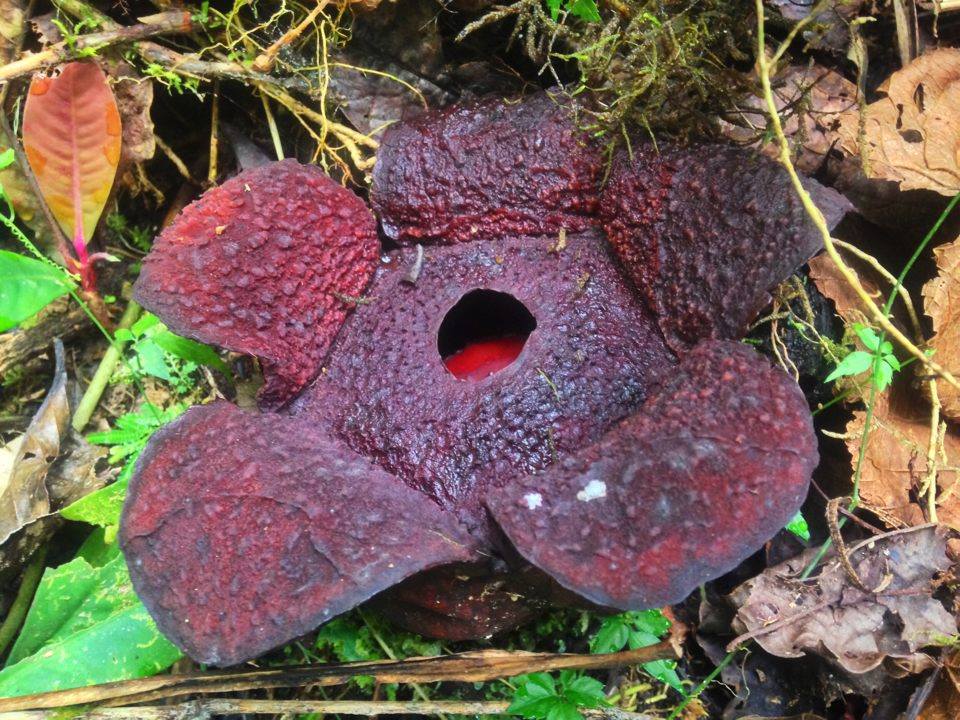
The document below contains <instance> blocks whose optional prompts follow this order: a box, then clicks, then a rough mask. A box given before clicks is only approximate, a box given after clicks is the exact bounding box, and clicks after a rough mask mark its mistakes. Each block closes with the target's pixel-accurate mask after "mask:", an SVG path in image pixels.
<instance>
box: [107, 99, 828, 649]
mask: <svg viewBox="0 0 960 720" xmlns="http://www.w3.org/2000/svg"><path fill="white" fill-rule="evenodd" d="M810 187H811V189H812V190H813V191H815V192H816V194H817V198H818V200H820V201H821V206H823V207H826V208H828V211H827V214H828V216H837V215H839V214H841V213H842V210H843V207H842V202H841V201H840V200H839V197H838V196H836V195H835V194H833V193H832V191H827V190H825V189H823V188H820V187H818V186H816V185H815V184H813V183H810ZM371 197H372V206H373V209H374V211H375V212H376V215H377V217H378V218H379V223H380V229H381V230H382V234H383V235H384V236H385V237H386V239H387V241H388V242H387V245H388V246H390V247H397V248H398V249H394V250H391V251H389V252H387V253H386V254H385V255H383V256H381V253H382V252H383V249H382V246H381V240H380V238H379V236H378V226H377V220H376V219H375V217H374V215H373V214H372V213H371V212H370V210H369V209H368V208H367V207H366V205H365V204H364V203H363V201H362V200H361V199H360V198H359V197H358V196H357V195H355V194H354V193H352V192H351V191H349V190H347V189H345V188H343V187H341V186H339V185H337V184H336V183H334V182H333V181H332V180H330V179H329V178H328V177H326V176H325V175H324V174H323V173H322V172H321V171H320V170H319V169H318V168H316V167H313V166H304V165H300V164H298V163H296V162H294V161H290V160H287V161H283V162H280V163H275V164H272V165H268V166H264V167H259V168H256V169H254V170H250V171H246V172H243V173H241V174H240V175H238V176H237V177H235V178H233V179H231V180H229V181H227V182H225V183H224V184H223V185H221V186H220V187H218V188H216V189H214V190H211V191H210V192H208V193H206V194H205V195H204V196H203V197H202V198H200V199H199V200H197V201H196V202H195V203H193V204H192V205H190V206H189V207H187V208H186V209H185V210H184V211H183V213H182V214H181V215H180V217H179V218H178V219H177V220H176V221H175V222H174V223H173V224H172V225H171V226H170V227H168V228H167V229H166V230H165V231H164V232H163V233H162V234H161V235H160V237H159V238H158V240H157V241H156V243H155V245H154V248H153V250H152V251H151V253H150V254H149V255H148V256H147V258H146V260H145V262H144V265H143V272H142V274H141V276H140V279H139V280H138V282H137V286H136V298H137V300H138V301H139V302H141V303H142V304H143V305H144V306H145V307H147V308H149V309H150V310H152V311H153V312H154V313H156V314H157V315H158V316H160V318H161V319H162V320H163V321H164V322H165V323H166V324H167V325H168V326H169V327H170V328H171V329H173V330H174V331H176V332H178V333H181V334H183V335H186V336H188V337H191V338H195V339H198V340H201V341H204V342H208V343H213V344H216V345H219V346H221V347H224V348H229V349H231V350H234V351H238V352H243V353H249V354H251V355H254V356H256V357H257V358H259V360H260V363H261V366H262V368H263V373H264V377H265V381H266V382H265V385H264V387H263V388H262V390H261V393H260V396H259V404H260V409H259V411H258V412H254V411H247V410H241V409H239V408H238V407H236V406H234V405H232V404H230V403H227V402H215V403H212V404H209V405H205V406H202V407H195V408H192V409H191V410H190V411H188V412H187V413H186V414H185V415H184V416H183V417H182V418H181V419H179V420H178V421H176V422H174V423H173V424H171V425H169V426H168V427H166V428H164V429H163V430H161V431H160V432H158V433H157V434H156V436H155V437H154V438H153V439H152V440H151V442H150V444H149V446H148V447H147V449H146V451H145V452H144V454H143V456H142V458H141V459H140V461H139V463H138V465H137V469H136V473H135V475H134V477H133V479H132V481H131V483H130V489H129V495H128V498H127V501H126V505H125V508H124V513H123V520H122V525H121V532H120V540H121V543H122V546H123V549H124V551H125V553H126V557H127V561H128V563H129V566H130V573H131V577H132V579H133V583H134V587H135V588H136V590H137V592H138V593H139V595H140V597H141V598H142V599H143V602H144V604H145V605H146V607H147V609H148V610H149V611H150V613H151V615H152V616H153V618H154V619H155V620H156V622H157V625H158V626H159V628H160V629H161V630H162V631H163V632H164V633H165V634H166V635H167V636H168V637H170V638H171V639H172V640H173V641H174V642H175V643H177V644H178V645H179V646H180V647H182V648H183V649H184V650H185V651H186V652H187V653H188V654H189V655H191V656H192V657H193V658H194V659H196V660H198V661H201V662H206V663H211V664H214V665H229V664H233V663H236V662H239V661H243V660H245V659H248V658H252V657H255V656H256V655H258V654H261V653H263V652H264V651H267V650H269V649H271V648H273V647H276V646H278V645H280V644H282V643H284V642H287V641H290V640H291V639H293V638H296V637H298V636H299V635H302V634H303V633H306V632H308V631H310V630H312V629H313V628H315V627H316V626H318V625H319V624H321V623H323V622H324V621H326V620H329V619H330V618H332V617H334V616H335V615H337V614H339V613H343V612H345V611H347V610H349V609H351V608H353V607H355V606H357V605H358V604H360V603H363V602H366V601H368V600H371V599H373V601H374V602H375V603H376V604H377V606H378V607H380V608H381V609H382V611H383V612H385V613H387V614H388V615H389V616H391V617H392V618H394V619H395V620H396V621H397V622H400V623H402V624H403V625H405V626H406V627H408V628H411V629H414V630H417V631H419V632H422V633H425V634H430V635H433V636H436V637H443V638H449V639H466V638H471V637H481V636H489V635H491V634H494V633H497V632H500V631H503V630H506V629H508V628H510V627H514V626H516V625H517V624H519V623H521V622H524V621H525V620H527V619H528V618H530V617H531V616H532V615H533V613H534V612H536V611H537V609H538V608H540V607H542V606H543V605H545V604H549V603H568V604H569V603H578V604H581V605H587V606H593V607H597V606H599V607H601V608H606V609H622V610H627V609H640V608H650V607H658V606H662V605H665V604H668V603H673V602H678V601H680V600H681V599H683V598H684V597H685V596H686V595H687V594H688V593H689V592H690V591H691V590H693V589H694V588H695V587H697V585H699V584H700V583H703V582H705V581H707V580H710V579H712V578H715V577H717V576H719V575H721V574H723V573H724V572H726V571H728V570H730V569H731V568H733V567H735V566H736V565H737V564H738V563H740V562H741V561H742V560H744V559H745V558H746V557H747V556H749V555H750V554H751V553H753V552H755V551H756V550H757V549H758V548H759V547H760V546H761V545H762V544H763V543H764V542H765V541H766V540H767V539H768V538H770V537H771V536H772V535H773V534H774V533H776V531H777V530H778V529H779V528H780V527H782V526H783V525H784V524H785V523H786V522H787V521H788V520H789V519H790V517H791V516H792V515H793V514H794V513H795V512H796V510H797V509H798V508H799V506H800V504H801V502H802V501H803V499H804V497H805V494H806V491H807V486H808V483H809V480H810V475H811V472H812V471H813V468H814V467H815V465H816V462H817V450H816V442H815V437H814V433H813V429H812V424H811V418H810V413H809V410H808V407H807V404H806V402H805V401H804V398H803V395H802V394H801V393H800V391H799V389H798V388H797V386H796V385H795V384H794V382H793V381H792V380H791V379H790V378H789V377H787V376H786V375H785V374H784V373H782V372H781V371H780V370H778V369H775V368H774V367H772V366H771V365H770V363H768V361H767V360H765V359H764V358H762V357H761V356H759V355H757V354H756V353H755V352H754V351H753V350H751V349H750V348H749V347H747V346H745V345H743V344H740V343H738V342H735V341H736V340H737V339H738V338H740V337H741V336H742V334H743V333H744V332H745V329H746V327H747V325H748V323H749V322H751V320H753V319H754V317H755V316H756V314H757V313H758V311H759V310H760V309H762V308H763V306H764V305H765V304H766V303H767V302H768V300H769V296H768V292H769V291H770V289H771V288H772V287H774V286H775V285H776V284H777V283H778V282H780V281H782V280H783V279H785V278H786V277H787V276H788V275H789V274H790V273H791V272H793V271H794V270H795V269H796V268H797V267H798V266H800V265H801V264H803V263H804V262H805V261H806V260H807V259H809V257H810V256H811V255H813V254H814V253H815V252H816V251H817V250H818V248H819V242H818V235H817V233H816V232H815V231H814V230H813V227H812V225H811V224H810V223H809V222H808V220H807V219H806V217H805V215H804V213H803V211H802V209H801V207H800V205H799V202H798V201H797V200H796V199H795V197H794V193H793V190H792V188H791V186H790V183H789V181H788V179H787V176H786V174H785V173H784V172H783V171H782V170H781V168H779V166H777V165H776V164H775V163H773V162H772V161H770V160H767V159H765V158H762V157H758V156H755V155H754V154H752V153H751V152H748V151H746V150H740V149H735V148H731V147H725V146H718V145H702V146H694V147H679V146H672V145H668V144H663V143H661V144H659V145H658V146H657V147H654V146H653V145H651V144H642V143H634V144H633V146H632V149H631V152H627V151H623V152H620V154H618V155H617V156H616V157H614V159H613V160H612V163H607V162H605V161H604V157H603V154H602V153H601V152H600V150H599V149H598V148H597V147H596V146H595V145H594V144H592V143H591V141H590V140H589V139H588V138H586V137H585V136H584V135H583V134H581V133H580V132H579V131H578V130H577V129H576V124H575V121H574V119H573V118H572V117H571V111H570V110H569V109H566V108H564V107H561V106H560V105H558V104H556V103H555V102H554V100H553V99H551V98H550V97H548V96H547V95H545V94H539V95H536V96H533V97H531V98H528V99H526V100H523V101H519V102H502V101H496V100H483V101H475V102H469V103H464V104H461V105H457V106H454V107H451V108H448V109H445V110H442V111H439V112H434V113H428V114H426V115H423V116H421V117H419V118H417V119H415V120H413V121H411V122H406V123H401V124H398V125H396V126H394V127H392V128H390V129H389V130H388V131H387V132H386V133H385V135H384V137H383V141H382V145H381V148H380V151H379V155H378V159H377V164H376V167H375V168H374V171H373V187H372V191H371ZM828 219H829V220H835V219H838V218H837V217H828Z"/></svg>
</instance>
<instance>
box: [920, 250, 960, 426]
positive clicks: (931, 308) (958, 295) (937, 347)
mask: <svg viewBox="0 0 960 720" xmlns="http://www.w3.org/2000/svg"><path fill="white" fill-rule="evenodd" d="M933 254H934V256H935V257H936V260H937V269H938V271H939V272H938V275H937V277H935V278H934V279H933V280H931V281H930V282H928V283H927V284H926V285H924V287H923V307H924V311H925V312H926V313H927V315H929V316H930V318H931V319H932V320H933V331H934V335H933V337H932V338H930V343H929V345H930V348H931V349H932V350H933V351H934V353H935V356H936V359H937V361H938V362H939V363H941V364H942V365H943V366H944V367H946V368H947V369H948V370H950V371H951V372H955V371H957V370H960V240H955V241H953V242H952V243H947V244H946V245H940V246H939V247H936V248H934V250H933ZM937 390H938V394H939V396H940V403H941V405H942V407H943V413H944V415H946V416H947V417H948V418H950V419H951V420H960V392H958V391H957V390H955V389H954V388H953V387H952V386H950V385H948V384H947V383H938V385H937Z"/></svg>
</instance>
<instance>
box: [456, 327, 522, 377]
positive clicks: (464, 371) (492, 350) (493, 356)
mask: <svg viewBox="0 0 960 720" xmlns="http://www.w3.org/2000/svg"><path fill="white" fill-rule="evenodd" d="M526 340H527V339H526V338H522V337H506V338H498V339H496V340H482V341H480V342H475V343H472V344H470V345H467V346H466V347H465V348H463V350H460V351H458V352H456V353H454V354H453V355H451V356H450V357H448V358H446V359H445V360H444V361H443V363H444V365H446V366H447V370H449V371H450V372H451V373H452V374H453V376H454V377H456V378H457V379H458V380H473V381H477V380H483V379H484V378H485V377H489V376H490V375H493V374H494V373H495V372H497V371H498V370H503V369H504V368H505V367H506V366H507V365H509V364H510V363H512V362H513V361H514V360H516V359H517V356H518V355H519V354H520V351H521V350H523V345H524V343H525V342H526Z"/></svg>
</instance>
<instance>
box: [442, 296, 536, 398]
mask: <svg viewBox="0 0 960 720" xmlns="http://www.w3.org/2000/svg"><path fill="white" fill-rule="evenodd" d="M536 327H537V321H536V319H535V318H534V317H533V315H532V314H531V313H530V311H529V310H527V308H526V306H525V305H524V304H523V303H522V302H520V301H519V300H517V299H516V298H515V297H513V295H509V294H507V293H502V292H497V291H495V290H471V291H470V292H468V293H467V294H466V295H464V296H463V297H462V298H460V300H458V301H457V304H456V305H454V306H453V307H452V308H450V310H448V311H447V314H446V316H445V317H444V318H443V322H442V323H440V331H439V332H438V333H437V350H438V351H439V352H440V357H441V358H442V359H443V364H444V365H445V366H446V368H447V370H448V371H449V372H450V373H451V374H452V375H453V376H454V377H456V378H457V379H458V380H472V381H477V380H483V379H484V378H486V377H489V376H490V375H493V374H494V373H495V372H497V371H499V370H503V368H505V367H507V366H508V365H509V364H510V363H512V362H513V361H514V360H516V359H517V356H518V355H519V354H520V351H521V350H523V346H524V344H526V342H527V338H528V337H530V333H532V332H533V331H534V330H535V329H536Z"/></svg>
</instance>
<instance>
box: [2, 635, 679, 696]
mask: <svg viewBox="0 0 960 720" xmlns="http://www.w3.org/2000/svg"><path fill="white" fill-rule="evenodd" d="M678 657H680V649H679V647H678V646H677V644H676V643H675V642H674V641H672V640H668V641H665V642H661V643H658V644H657V645H651V646H650V647H645V648H639V649H637V650H625V651H623V652H617V653H607V654H602V655H570V654H555V653H527V652H507V651H503V650H486V651H480V652H470V653H461V654H457V655H446V656H443V657H433V658H412V659H410V660H401V661H392V660H384V661H377V662H362V663H349V664H344V665H305V666H299V667H284V668H267V669H263V670H240V671H230V670H227V671H219V672H206V673H189V674H183V675H160V676H156V677H150V678H140V679H137V680H125V681H122V682H114V683H106V684H103V685H91V686H88V687H81V688H75V689H73V690H59V691H55V692H49V693H40V694H38V695H25V696H22V697H15V698H3V699H0V712H15V711H16V712H19V711H23V710H43V709H48V708H49V709H52V708H61V707H65V706H68V705H84V704H89V703H107V704H109V705H110V706H117V705H132V704H135V703H146V702H153V701H155V700H158V699H161V698H171V697H182V696H184V695H193V694H197V693H220V692H234V691H239V690H251V689H263V688H277V687H301V686H305V685H313V686H330V685H343V684H344V683H346V682H348V681H349V680H350V679H351V678H354V677H357V676H358V675H366V676H370V677H373V678H375V679H376V680H378V681H379V682H399V683H427V682H442V681H449V682H481V681H487V680H495V679H499V678H504V677H512V676H515V675H523V674H526V673H531V672H548V671H553V670H565V669H569V670H591V669H599V668H610V667H617V666H620V665H638V664H643V663H647V662H651V661H653V660H667V659H676V658H678Z"/></svg>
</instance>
